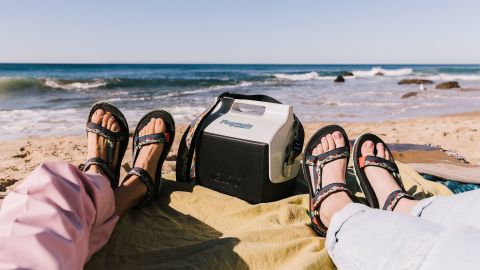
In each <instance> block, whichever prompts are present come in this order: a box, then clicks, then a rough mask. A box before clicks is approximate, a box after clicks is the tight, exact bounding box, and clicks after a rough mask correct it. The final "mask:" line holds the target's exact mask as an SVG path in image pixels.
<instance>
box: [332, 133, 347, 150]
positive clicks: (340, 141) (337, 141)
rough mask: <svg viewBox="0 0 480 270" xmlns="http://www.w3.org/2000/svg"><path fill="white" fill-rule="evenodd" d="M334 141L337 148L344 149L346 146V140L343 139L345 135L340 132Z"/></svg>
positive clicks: (334, 136) (334, 134) (335, 134)
mask: <svg viewBox="0 0 480 270" xmlns="http://www.w3.org/2000/svg"><path fill="white" fill-rule="evenodd" d="M332 136H333V140H334V141H335V146H336V147H343V146H345V140H344V139H343V135H342V133H341V132H340V131H335V132H334V133H333V134H332Z"/></svg>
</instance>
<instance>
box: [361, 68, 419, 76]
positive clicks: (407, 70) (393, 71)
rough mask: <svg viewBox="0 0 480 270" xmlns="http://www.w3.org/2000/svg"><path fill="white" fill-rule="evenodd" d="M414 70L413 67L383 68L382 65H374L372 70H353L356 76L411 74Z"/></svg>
mask: <svg viewBox="0 0 480 270" xmlns="http://www.w3.org/2000/svg"><path fill="white" fill-rule="evenodd" d="M412 72H413V70H412V69H411V68H400V69H383V68H381V67H374V68H371V69H370V70H354V71H352V73H353V75H354V76H355V77H373V76H377V75H379V74H383V75H384V76H404V75H409V74H411V73H412Z"/></svg>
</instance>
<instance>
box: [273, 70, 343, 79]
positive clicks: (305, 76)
mask: <svg viewBox="0 0 480 270" xmlns="http://www.w3.org/2000/svg"><path fill="white" fill-rule="evenodd" d="M273 76H274V77H275V78H277V79H280V80H289V81H308V80H333V79H335V77H334V76H320V74H318V72H315V71H312V72H308V73H300V74H286V73H277V74H273Z"/></svg>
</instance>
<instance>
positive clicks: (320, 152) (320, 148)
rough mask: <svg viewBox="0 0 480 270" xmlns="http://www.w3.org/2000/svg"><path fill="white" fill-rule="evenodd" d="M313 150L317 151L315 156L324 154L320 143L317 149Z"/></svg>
mask: <svg viewBox="0 0 480 270" xmlns="http://www.w3.org/2000/svg"><path fill="white" fill-rule="evenodd" d="M315 150H316V151H317V155H320V154H323V153H324V152H323V146H322V144H321V143H319V144H318V145H317V147H316V148H315Z"/></svg>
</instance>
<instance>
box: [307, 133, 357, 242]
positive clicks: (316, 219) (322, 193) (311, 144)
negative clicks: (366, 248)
mask: <svg viewBox="0 0 480 270" xmlns="http://www.w3.org/2000/svg"><path fill="white" fill-rule="evenodd" d="M335 131H339V132H341V133H342V135H343V139H344V140H345V146H343V147H339V148H336V149H334V150H331V151H328V152H326V153H323V154H319V155H313V154H312V153H313V149H314V148H315V147H316V146H317V145H318V144H319V143H320V139H321V138H322V137H324V136H326V135H327V134H331V133H333V132H335ZM349 157H350V141H349V140H348V136H347V133H346V132H345V130H344V129H343V128H342V127H340V126H337V125H330V126H326V127H323V128H321V129H320V130H318V131H317V132H316V133H315V134H314V135H313V136H312V137H311V138H310V140H309V141H308V143H307V146H306V147H305V151H304V154H303V162H302V170H303V175H304V177H305V181H306V182H307V186H308V189H309V194H310V220H311V221H312V228H313V229H314V230H315V231H316V232H317V233H318V234H319V235H321V236H323V237H325V236H326V234H327V229H328V228H327V227H326V226H325V224H323V222H322V221H321V219H320V207H321V204H322V203H323V201H325V199H326V198H327V197H328V196H330V195H332V194H335V193H338V192H342V191H343V192H345V193H347V194H348V196H349V197H350V198H351V199H352V200H353V201H355V200H356V199H355V197H354V196H353V194H352V192H351V191H350V190H349V189H348V188H347V185H345V184H343V183H332V184H329V185H327V186H325V187H323V188H322V170H323V167H324V166H325V164H328V163H330V162H332V161H334V160H337V159H342V158H346V159H347V162H346V165H345V169H346V168H347V167H348V159H349ZM312 172H313V173H312Z"/></svg>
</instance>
